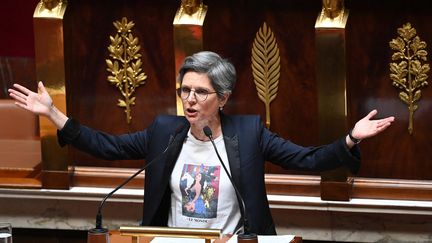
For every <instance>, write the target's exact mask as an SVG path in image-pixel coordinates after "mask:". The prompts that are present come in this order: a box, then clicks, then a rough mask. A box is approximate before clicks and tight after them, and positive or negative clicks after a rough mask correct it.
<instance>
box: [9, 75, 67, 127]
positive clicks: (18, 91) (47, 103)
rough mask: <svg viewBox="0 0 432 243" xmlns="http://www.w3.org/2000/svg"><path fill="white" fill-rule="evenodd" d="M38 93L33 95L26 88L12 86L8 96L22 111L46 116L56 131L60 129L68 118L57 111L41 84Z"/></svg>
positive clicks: (40, 83) (17, 85)
mask: <svg viewBox="0 0 432 243" xmlns="http://www.w3.org/2000/svg"><path fill="white" fill-rule="evenodd" d="M38 90H39V93H35V92H33V91H31V90H29V89H27V88H26V87H24V86H22V85H19V84H14V85H13V88H12V89H9V90H8V91H9V96H10V97H11V98H12V99H14V100H15V104H16V105H17V106H19V107H22V108H23V109H26V110H28V111H31V112H33V113H34V114H36V115H42V116H46V117H47V118H48V119H49V120H50V121H51V122H52V123H53V124H54V125H55V126H56V127H57V129H62V128H63V127H64V125H65V124H66V121H67V120H68V117H67V116H66V115H65V114H64V113H63V112H61V111H60V110H58V109H57V108H56V107H55V106H54V104H53V100H52V98H51V96H50V95H49V94H48V91H47V90H46V89H45V87H44V85H43V83H42V82H39V83H38Z"/></svg>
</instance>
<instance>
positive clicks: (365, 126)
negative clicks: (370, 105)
mask: <svg viewBox="0 0 432 243" xmlns="http://www.w3.org/2000/svg"><path fill="white" fill-rule="evenodd" d="M377 113H378V111H377V110H372V111H371V112H369V114H367V115H366V116H365V117H364V118H362V119H361V120H359V121H358V122H357V123H356V124H355V126H354V128H353V130H352V132H351V135H352V136H353V137H354V138H356V139H359V140H363V139H366V138H370V137H373V136H375V135H377V134H378V133H380V132H382V131H384V130H385V129H386V128H387V127H389V126H390V125H391V123H392V122H393V121H394V119H395V118H394V117H393V116H390V117H386V118H383V119H378V120H371V119H372V118H373V117H374V116H375V115H376V114H377ZM345 141H346V144H347V145H348V147H349V148H352V147H353V146H354V145H355V143H354V141H352V140H351V138H350V137H349V136H348V135H347V136H346V138H345Z"/></svg>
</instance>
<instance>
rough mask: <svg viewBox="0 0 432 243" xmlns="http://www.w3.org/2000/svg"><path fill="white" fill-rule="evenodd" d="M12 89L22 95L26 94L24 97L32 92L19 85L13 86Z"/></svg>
mask: <svg viewBox="0 0 432 243" xmlns="http://www.w3.org/2000/svg"><path fill="white" fill-rule="evenodd" d="M13 87H14V88H15V89H16V90H19V91H20V92H21V93H24V94H26V95H28V94H29V93H31V92H32V91H31V90H29V89H27V88H26V87H24V86H22V85H20V84H14V85H13ZM9 90H12V89H9Z"/></svg>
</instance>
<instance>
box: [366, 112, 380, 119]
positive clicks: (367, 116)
mask: <svg viewBox="0 0 432 243" xmlns="http://www.w3.org/2000/svg"><path fill="white" fill-rule="evenodd" d="M377 113H378V111H377V110H376V109H374V110H372V111H371V112H369V114H367V115H366V117H365V118H366V119H368V120H370V119H371V118H372V117H374V116H375V115H376V114H377Z"/></svg>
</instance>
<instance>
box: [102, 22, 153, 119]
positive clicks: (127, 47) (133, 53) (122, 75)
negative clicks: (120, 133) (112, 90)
mask: <svg viewBox="0 0 432 243" xmlns="http://www.w3.org/2000/svg"><path fill="white" fill-rule="evenodd" d="M113 25H114V27H115V28H116V29H117V33H116V34H115V36H114V37H113V36H110V37H109V39H110V41H111V44H110V45H109V46H108V48H107V49H108V52H109V56H110V57H111V58H112V59H106V60H105V62H106V64H107V67H108V68H107V71H108V72H109V73H110V74H111V75H109V76H108V78H107V80H108V82H110V83H111V84H112V85H114V86H115V87H116V88H118V89H119V91H120V93H121V95H122V96H123V98H124V99H118V103H117V105H118V106H119V107H121V108H124V109H125V113H126V121H127V123H128V124H129V123H130V122H131V120H132V115H131V106H132V105H135V100H136V97H134V96H133V94H134V92H135V90H136V88H138V86H140V85H142V84H145V80H146V79H147V75H146V74H145V73H144V72H143V71H142V68H141V65H142V61H141V59H140V57H141V54H139V50H140V49H141V46H140V45H139V44H138V38H137V37H134V36H133V34H132V33H131V32H132V28H133V27H134V26H135V24H134V22H133V21H130V22H129V21H128V20H127V18H125V17H123V18H122V20H121V21H115V22H114V23H113Z"/></svg>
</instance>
